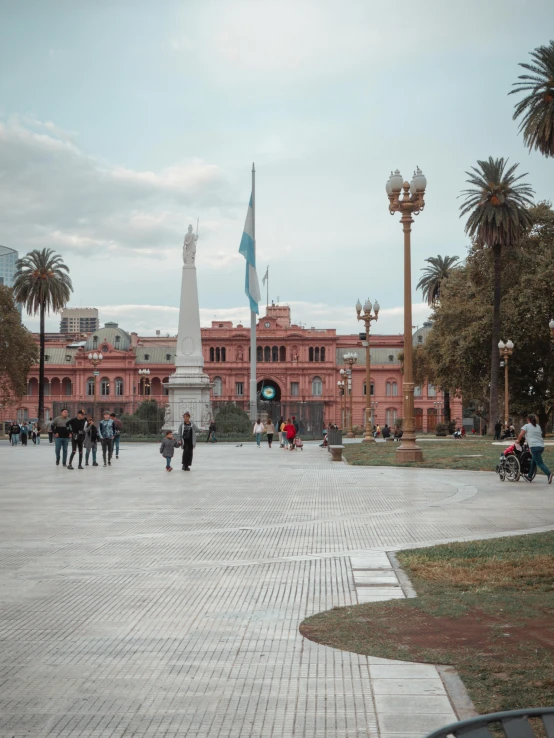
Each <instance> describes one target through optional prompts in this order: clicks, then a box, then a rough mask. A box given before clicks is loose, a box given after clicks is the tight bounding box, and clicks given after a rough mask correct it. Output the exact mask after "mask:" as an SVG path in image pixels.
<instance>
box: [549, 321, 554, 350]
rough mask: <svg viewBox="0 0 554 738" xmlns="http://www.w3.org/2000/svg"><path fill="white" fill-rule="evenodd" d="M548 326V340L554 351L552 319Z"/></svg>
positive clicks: (553, 322) (553, 323) (553, 324)
mask: <svg viewBox="0 0 554 738" xmlns="http://www.w3.org/2000/svg"><path fill="white" fill-rule="evenodd" d="M548 327H549V328H550V342H551V343H552V351H554V320H551V321H550V323H549V324H548Z"/></svg>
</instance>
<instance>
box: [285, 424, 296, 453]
mask: <svg viewBox="0 0 554 738" xmlns="http://www.w3.org/2000/svg"><path fill="white" fill-rule="evenodd" d="M285 433H286V434H287V444H288V447H289V451H294V449H295V446H294V438H295V436H296V428H295V427H294V423H293V422H292V419H291V418H289V419H288V420H287V424H286V425H285Z"/></svg>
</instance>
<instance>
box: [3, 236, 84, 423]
mask: <svg viewBox="0 0 554 738" xmlns="http://www.w3.org/2000/svg"><path fill="white" fill-rule="evenodd" d="M16 270H17V271H16V273H15V277H14V283H13V292H14V297H15V300H16V302H19V303H21V304H22V305H24V306H25V309H26V310H27V312H28V313H29V314H30V315H36V314H37V313H39V314H40V355H39V380H38V424H39V426H40V427H42V425H43V421H44V333H45V331H44V317H45V314H46V311H48V312H50V311H51V310H53V311H54V312H58V311H59V310H61V309H62V308H63V307H64V306H65V305H66V303H67V302H68V300H69V296H70V293H71V292H72V291H73V285H72V284H71V279H70V278H69V275H68V272H69V269H68V268H67V266H66V265H65V264H64V263H63V261H62V257H61V256H60V255H59V254H56V253H55V252H54V251H52V249H42V251H39V250H38V249H35V251H31V252H30V253H29V254H27V255H26V256H24V257H23V258H22V259H18V260H17V262H16Z"/></svg>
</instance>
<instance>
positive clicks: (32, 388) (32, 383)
mask: <svg viewBox="0 0 554 738" xmlns="http://www.w3.org/2000/svg"><path fill="white" fill-rule="evenodd" d="M27 394H28V395H38V379H35V377H32V378H31V379H30V380H29V383H28V385H27Z"/></svg>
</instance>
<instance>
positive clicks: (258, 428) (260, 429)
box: [252, 418, 264, 448]
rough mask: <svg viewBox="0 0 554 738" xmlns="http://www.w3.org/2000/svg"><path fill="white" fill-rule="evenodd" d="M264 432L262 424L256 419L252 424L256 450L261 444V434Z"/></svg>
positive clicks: (259, 419)
mask: <svg viewBox="0 0 554 738" xmlns="http://www.w3.org/2000/svg"><path fill="white" fill-rule="evenodd" d="M263 432H264V424H263V423H262V421H261V418H258V419H257V420H256V422H255V423H254V427H253V428H252V434H253V435H254V436H256V446H257V447H258V448H261V446H260V444H261V442H262V433H263Z"/></svg>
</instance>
